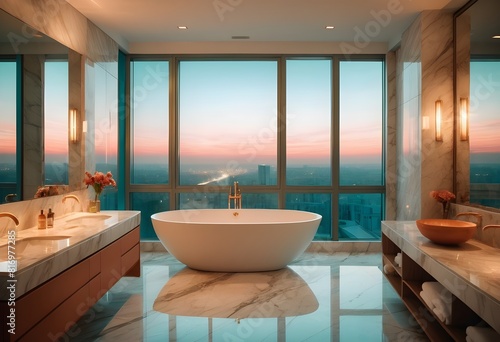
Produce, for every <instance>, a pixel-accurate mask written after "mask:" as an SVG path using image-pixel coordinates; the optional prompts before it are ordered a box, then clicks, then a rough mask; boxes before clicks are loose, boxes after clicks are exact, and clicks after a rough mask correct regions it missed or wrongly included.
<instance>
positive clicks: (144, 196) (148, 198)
mask: <svg viewBox="0 0 500 342" xmlns="http://www.w3.org/2000/svg"><path fill="white" fill-rule="evenodd" d="M169 208H170V196H169V194H166V193H163V192H135V193H131V194H130V209H131V210H140V211H141V240H158V236H157V235H156V233H155V231H154V228H153V223H152V222H151V215H153V214H156V213H159V212H162V211H167V210H169Z"/></svg>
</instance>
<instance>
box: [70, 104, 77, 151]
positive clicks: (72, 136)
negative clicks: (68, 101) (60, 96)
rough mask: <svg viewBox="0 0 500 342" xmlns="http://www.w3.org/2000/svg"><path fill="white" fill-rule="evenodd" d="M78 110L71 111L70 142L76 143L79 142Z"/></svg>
mask: <svg viewBox="0 0 500 342" xmlns="http://www.w3.org/2000/svg"><path fill="white" fill-rule="evenodd" d="M76 114H77V112H76V109H70V110H69V141H71V142H72V143H76V142H77V141H78V134H77V133H78V130H77V126H78V122H77V115H76Z"/></svg>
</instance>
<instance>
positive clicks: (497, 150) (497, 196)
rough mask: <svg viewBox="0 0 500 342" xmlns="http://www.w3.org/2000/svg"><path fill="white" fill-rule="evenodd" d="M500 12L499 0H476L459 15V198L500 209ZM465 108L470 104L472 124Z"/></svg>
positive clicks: (457, 152)
mask: <svg viewBox="0 0 500 342" xmlns="http://www.w3.org/2000/svg"><path fill="white" fill-rule="evenodd" d="M499 12H500V1H498V0H473V1H469V2H468V3H467V5H466V6H464V8H462V9H461V10H460V11H458V12H457V13H456V14H455V18H454V19H455V32H454V35H455V88H454V90H455V132H456V134H455V136H456V139H455V146H456V154H455V156H456V158H455V188H456V189H455V191H456V194H457V203H462V204H467V205H472V206H483V207H489V208H496V209H497V210H498V208H500V135H499V134H498V130H499V129H500V127H499V126H500V121H499V115H498V113H499V110H500V22H499V21H498V13H499ZM495 36H498V38H495ZM462 108H468V125H466V124H465V123H467V119H466V115H467V114H466V112H465V111H463V110H462ZM461 118H465V120H462V119H461Z"/></svg>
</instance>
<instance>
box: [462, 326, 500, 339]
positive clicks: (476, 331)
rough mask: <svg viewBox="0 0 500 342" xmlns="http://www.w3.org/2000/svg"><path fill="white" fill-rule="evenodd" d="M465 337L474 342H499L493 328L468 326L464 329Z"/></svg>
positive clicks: (499, 336)
mask: <svg viewBox="0 0 500 342" xmlns="http://www.w3.org/2000/svg"><path fill="white" fill-rule="evenodd" d="M465 333H466V334H467V337H470V340H472V341H474V342H498V341H500V334H499V333H497V332H496V331H495V330H493V328H489V327H477V326H469V327H467V329H465Z"/></svg>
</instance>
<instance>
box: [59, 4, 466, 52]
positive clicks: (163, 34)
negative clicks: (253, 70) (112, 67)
mask: <svg viewBox="0 0 500 342" xmlns="http://www.w3.org/2000/svg"><path fill="white" fill-rule="evenodd" d="M67 2H68V3H70V4H71V5H72V6H73V7H75V8H76V9H77V10H78V11H80V12H81V13H82V14H84V15H85V16H86V17H87V18H89V19H90V20H91V21H92V22H94V23H95V24H96V25H97V26H99V27H100V28H101V29H102V30H103V31H104V32H106V33H107V34H108V35H110V36H111V37H112V38H114V39H115V40H116V41H117V42H118V43H119V44H120V45H122V47H124V48H125V49H127V47H128V45H129V44H133V43H165V42H227V41H231V40H232V36H249V37H250V38H249V40H250V41H254V42H342V41H345V42H353V41H356V39H358V40H359V39H361V38H360V37H361V35H362V34H361V33H360V32H362V33H365V34H367V35H368V36H369V39H370V41H372V42H386V43H388V46H393V45H395V44H396V43H397V42H399V40H400V37H401V33H402V32H403V31H404V30H405V29H406V28H407V27H408V26H409V24H410V23H411V22H412V21H413V20H414V19H415V17H416V16H417V15H418V13H420V12H422V11H424V10H436V9H446V10H450V11H454V10H456V9H458V8H460V7H461V6H462V5H463V4H465V3H466V2H467V0H67ZM180 25H185V26H187V27H188V29H187V30H179V29H178V28H177V26H180ZM326 25H334V26H335V29H333V30H326V29H325V26H326Z"/></svg>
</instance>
